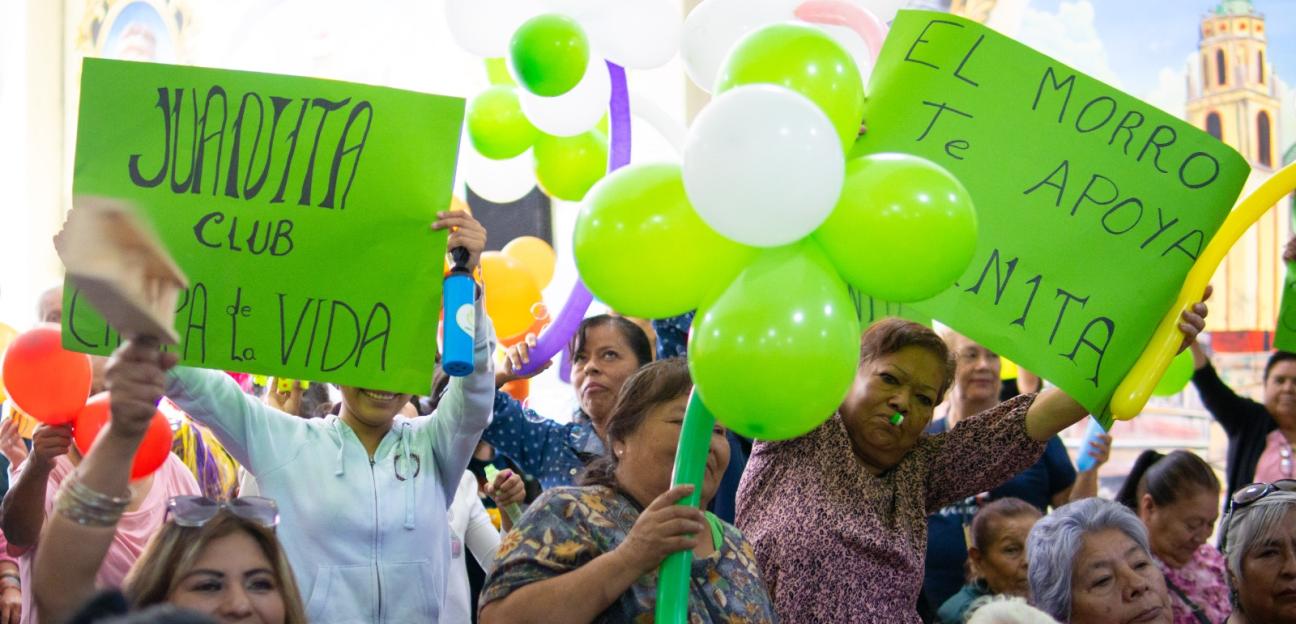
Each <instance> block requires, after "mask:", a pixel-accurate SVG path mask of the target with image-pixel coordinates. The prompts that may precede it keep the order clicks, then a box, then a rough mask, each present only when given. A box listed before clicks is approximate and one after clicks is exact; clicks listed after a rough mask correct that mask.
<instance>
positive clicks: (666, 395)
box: [480, 359, 775, 624]
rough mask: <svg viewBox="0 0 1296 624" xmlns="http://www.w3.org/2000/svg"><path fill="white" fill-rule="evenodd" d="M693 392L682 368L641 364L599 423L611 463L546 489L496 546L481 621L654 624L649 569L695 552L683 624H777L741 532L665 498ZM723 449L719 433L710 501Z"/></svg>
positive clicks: (677, 491)
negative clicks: (578, 480)
mask: <svg viewBox="0 0 1296 624" xmlns="http://www.w3.org/2000/svg"><path fill="white" fill-rule="evenodd" d="M691 388H692V381H691V380H690V378H689V373H688V367H687V365H685V363H684V362H683V361H682V360H680V359H669V360H662V361H659V362H655V363H653V364H649V365H648V366H645V367H644V368H643V369H641V370H640V371H639V372H637V373H635V374H634V376H633V377H631V378H630V379H629V380H627V381H626V383H625V385H624V386H623V387H622V389H621V393H620V395H619V397H618V399H617V403H616V406H615V407H613V409H612V413H611V416H610V417H609V418H608V423H607V430H606V436H607V442H608V444H607V453H606V454H605V455H604V457H603V458H601V459H600V460H598V461H597V462H596V463H594V464H593V465H591V466H590V468H589V470H588V471H587V472H586V474H585V475H584V478H583V479H582V483H584V485H583V486H581V487H558V488H552V489H549V490H547V491H545V493H544V494H543V495H541V496H540V498H539V499H537V500H536V501H535V502H534V503H532V504H531V507H530V508H529V509H528V510H527V512H526V514H525V515H523V516H522V519H521V520H520V521H519V523H518V525H517V527H515V528H514V529H513V531H512V532H510V533H509V534H508V535H507V536H505V537H504V539H503V542H502V543H501V544H500V549H499V553H498V555H497V556H496V566H495V570H494V572H492V573H491V575H490V578H488V579H487V581H486V587H485V589H484V590H483V591H482V596H481V604H482V607H481V618H480V619H481V622H482V623H483V624H493V623H497V622H554V621H564V622H640V621H642V622H651V621H652V618H653V607H654V605H655V603H656V594H657V568H658V567H659V566H660V565H661V563H662V560H663V559H665V557H666V556H667V555H669V554H671V553H673V552H677V551H680V550H684V549H691V550H692V551H693V554H694V557H695V559H694V563H693V575H692V576H693V580H692V583H691V584H690V588H689V589H690V592H689V605H688V610H689V621H690V622H691V623H706V622H753V623H772V622H774V621H775V619H774V613H773V608H772V607H771V605H770V601H769V596H768V594H767V593H766V591H765V584H764V582H762V581H761V578H760V573H759V571H758V569H757V566H756V558H755V555H754V554H753V552H752V547H751V544H749V543H748V542H747V540H746V538H744V537H743V535H742V533H740V532H739V531H738V529H736V528H734V527H733V526H732V525H730V524H728V523H725V522H723V521H721V520H719V519H717V518H716V517H715V516H714V515H711V514H709V513H703V512H702V511H700V510H698V509H695V508H692V507H686V506H680V505H676V504H675V503H676V502H677V501H679V500H681V499H683V498H684V497H685V496H687V495H688V494H689V493H690V492H692V486H679V487H675V488H671V487H670V480H671V466H672V465H673V464H674V458H675V448H676V445H677V444H678V442H679V435H680V426H681V424H682V423H683V420H684V408H685V405H686V403H687V401H688V394H689V390H690V389H691ZM728 463H729V444H728V442H727V441H726V439H725V430H724V428H723V427H719V426H717V427H716V429H715V431H714V432H713V433H712V437H711V450H710V455H709V457H708V459H707V465H706V472H705V476H704V478H703V483H702V493H701V498H702V507H703V508H705V507H706V506H707V503H709V502H710V500H711V498H712V497H713V496H714V495H715V492H716V488H717V486H718V485H719V483H720V478H721V476H722V475H723V474H724V471H725V466H726V465H727V464H728Z"/></svg>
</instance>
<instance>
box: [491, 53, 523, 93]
mask: <svg viewBox="0 0 1296 624" xmlns="http://www.w3.org/2000/svg"><path fill="white" fill-rule="evenodd" d="M486 79H487V80H489V81H490V83H491V86H500V85H503V86H507V87H516V86H517V82H514V80H513V77H512V76H510V75H509V71H508V64H507V63H505V61H504V58H503V57H496V58H488V59H486Z"/></svg>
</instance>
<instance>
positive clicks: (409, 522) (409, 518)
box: [400, 422, 418, 530]
mask: <svg viewBox="0 0 1296 624" xmlns="http://www.w3.org/2000/svg"><path fill="white" fill-rule="evenodd" d="M409 428H410V424H409V423H407V422H406V423H401V432H400V445H401V458H402V459H403V460H405V466H406V467H407V468H412V467H413V463H414V462H413V461H412V460H411V459H410V449H409ZM416 476H418V475H417V474H414V473H412V472H411V473H410V476H409V478H408V479H406V480H405V483H404V487H405V529H406V530H413V529H414V477H416Z"/></svg>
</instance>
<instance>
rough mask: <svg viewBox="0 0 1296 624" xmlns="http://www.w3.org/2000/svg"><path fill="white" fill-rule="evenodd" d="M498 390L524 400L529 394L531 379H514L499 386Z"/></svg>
mask: <svg viewBox="0 0 1296 624" xmlns="http://www.w3.org/2000/svg"><path fill="white" fill-rule="evenodd" d="M500 390H503V391H504V392H505V393H506V394H508V395H509V396H511V397H513V398H515V399H517V400H519V401H525V400H526V399H527V396H529V395H530V394H531V380H530V379H514V380H513V381H510V382H508V383H506V384H504V385H503V386H501V387H500Z"/></svg>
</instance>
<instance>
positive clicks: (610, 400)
mask: <svg viewBox="0 0 1296 624" xmlns="http://www.w3.org/2000/svg"><path fill="white" fill-rule="evenodd" d="M433 227H435V228H439V229H449V230H451V233H450V245H451V246H462V247H464V248H465V249H467V250H468V251H469V253H470V260H469V263H468V265H469V268H470V269H471V268H473V267H475V266H476V265H477V263H478V262H479V259H480V255H481V253H482V251H483V249H484V247H485V242H486V233H485V230H484V229H483V228H482V226H481V225H480V224H479V223H478V222H477V221H475V220H474V219H473V218H472V216H471V215H469V214H467V213H463V212H453V213H452V212H446V213H439V215H438V220H437V222H436V223H435V224H434V225H433ZM433 261H439V260H437V259H433ZM1206 296H1208V293H1206V294H1204V296H1203V299H1205V298H1206ZM476 313H477V318H478V319H479V320H478V322H477V323H476V325H475V336H474V364H475V370H474V372H473V373H472V374H471V375H469V376H467V377H447V376H445V375H444V374H438V376H437V378H436V379H435V380H432V384H431V385H432V387H433V389H434V390H433V392H432V393H431V394H430V395H429V396H426V397H416V396H410V395H408V394H399V393H393V392H388V391H383V390H378V389H371V388H359V387H351V386H338V387H334V388H329V387H328V386H327V385H325V384H318V383H312V384H309V386H304V385H303V384H300V383H293V384H291V386H290V388H280V387H279V386H278V385H277V384H276V383H275V382H273V381H271V382H269V383H267V384H265V389H264V390H263V391H258V388H259V386H258V385H255V384H252V383H240V382H239V381H238V380H236V379H235V378H234V377H233V376H231V375H229V374H226V373H223V372H220V371H211V370H202V369H195V368H189V367H185V366H178V365H177V362H176V359H175V356H174V354H171V353H168V352H166V351H163V350H161V349H160V348H159V345H158V344H157V343H156V342H155V341H153V340H151V339H149V338H148V337H144V336H141V337H136V338H132V339H131V340H128V341H127V342H125V343H124V344H123V345H122V346H121V347H120V348H119V349H118V350H117V351H116V352H115V353H114V354H113V355H112V357H111V358H110V359H107V360H104V359H99V360H97V362H96V367H95V376H96V383H97V384H100V385H101V386H102V388H104V389H106V390H108V391H109V393H110V397H111V399H110V400H111V418H110V422H109V424H108V425H107V426H106V427H105V428H104V430H103V432H102V433H101V434H100V436H99V437H98V439H97V441H96V442H95V443H94V446H93V447H92V448H91V450H90V451H89V452H88V453H86V454H85V455H84V456H82V455H81V454H80V453H79V452H78V451H77V449H76V447H75V445H73V444H72V436H71V432H70V431H69V429H68V428H67V427H66V426H48V425H40V426H38V427H37V428H36V429H35V431H34V432H33V433H32V435H31V436H30V442H29V443H25V442H24V441H23V437H22V436H21V435H20V434H19V431H18V426H17V425H15V424H14V423H15V419H13V418H10V419H7V420H6V422H5V423H4V426H3V427H0V451H3V455H4V456H5V458H6V460H7V461H8V462H9V463H10V467H9V474H8V477H9V479H8V481H7V491H6V492H5V493H4V499H3V503H2V504H0V529H3V538H4V540H5V543H4V544H3V545H0V546H2V547H0V553H2V554H3V555H4V558H3V560H0V624H17V623H19V622H22V623H27V622H42V623H45V622H48V623H57V624H62V623H64V622H77V623H81V622H110V621H112V622H212V621H215V622H258V623H264V624H282V623H287V624H296V623H299V622H335V623H352V622H391V623H406V622H451V623H459V622H470V621H480V622H482V623H484V624H495V623H512V622H640V621H650V620H651V619H652V617H653V612H654V606H655V604H656V601H657V580H658V579H657V570H658V569H659V567H660V566H661V565H662V562H663V561H664V560H665V559H666V558H667V557H668V556H669V555H671V554H672V553H675V552H680V551H691V552H692V554H693V563H692V568H691V582H690V583H689V586H688V601H687V602H688V604H687V609H688V619H689V621H690V622H753V623H761V622H793V623H797V622H811V623H818V622H912V623H916V622H947V623H954V622H973V623H978V622H980V623H988V622H1020V623H1033V622H1054V621H1057V622H1074V623H1076V624H1105V623H1117V622H1119V623H1127V622H1139V623H1166V624H1169V623H1174V624H1190V623H1192V624H1207V623H1211V624H1219V623H1222V622H1231V623H1234V624H1260V623H1279V624H1281V623H1296V480H1293V466H1292V455H1291V443H1292V441H1293V440H1296V355H1293V354H1288V353H1282V352H1279V353H1276V354H1275V355H1274V356H1273V357H1272V358H1271V360H1270V362H1269V365H1268V366H1267V367H1266V369H1265V390H1264V397H1265V400H1264V402H1263V403H1256V402H1253V401H1250V400H1248V399H1246V398H1244V397H1241V396H1239V395H1238V394H1236V393H1235V392H1233V391H1232V390H1231V389H1229V388H1228V387H1227V386H1226V385H1225V384H1224V383H1223V382H1222V381H1221V380H1220V378H1219V376H1218V375H1217V374H1216V373H1215V371H1214V369H1213V368H1212V366H1211V364H1210V361H1209V358H1208V357H1207V354H1206V353H1205V351H1204V350H1202V349H1201V348H1200V347H1199V346H1197V345H1196V343H1195V338H1196V336H1197V334H1198V333H1199V332H1200V331H1201V330H1202V328H1203V327H1204V317H1205V315H1206V307H1205V305H1204V304H1201V303H1199V304H1197V305H1195V306H1194V307H1193V308H1192V310H1190V311H1188V312H1185V313H1184V315H1183V318H1182V321H1183V322H1182V323H1181V325H1180V329H1181V330H1182V331H1183V334H1184V342H1183V348H1191V349H1193V354H1194V357H1195V360H1196V364H1197V371H1196V373H1195V374H1194V376H1193V382H1194V384H1196V386H1197V388H1198V390H1199V391H1200V392H1201V394H1202V397H1203V400H1204V401H1205V404H1206V406H1207V408H1208V409H1209V410H1210V411H1211V413H1212V415H1213V416H1214V417H1215V419H1216V420H1217V421H1218V422H1220V424H1221V425H1222V426H1223V427H1224V430H1225V431H1226V433H1227V434H1228V436H1229V443H1230V444H1229V452H1228V466H1227V478H1226V479H1225V482H1224V483H1221V481H1220V480H1219V479H1218V478H1217V477H1216V475H1215V471H1214V470H1213V469H1212V468H1211V466H1210V465H1209V464H1207V463H1206V462H1205V461H1204V460H1203V459H1202V458H1201V457H1199V456H1197V455H1195V454H1193V453H1192V452H1189V451H1185V450H1173V451H1171V452H1168V453H1165V454H1162V453H1160V452H1155V451H1147V452H1145V453H1143V454H1142V455H1141V456H1140V457H1139V458H1138V460H1137V462H1136V463H1135V465H1134V468H1133V469H1132V471H1131V473H1130V475H1129V476H1128V478H1127V479H1126V481H1125V483H1124V485H1123V486H1122V487H1121V489H1120V492H1119V493H1118V494H1117V496H1116V498H1115V500H1106V499H1104V498H1101V497H1099V496H1098V479H1097V471H1098V467H1099V466H1101V465H1103V463H1104V462H1106V461H1107V458H1108V456H1109V453H1110V447H1111V439H1110V438H1109V437H1107V436H1099V437H1098V438H1097V440H1096V441H1095V442H1094V444H1093V445H1092V446H1091V447H1089V448H1085V449H1082V450H1081V451H1082V452H1084V453H1088V454H1090V455H1091V457H1092V459H1093V462H1092V464H1093V467H1092V468H1089V469H1087V470H1085V471H1081V472H1077V470H1076V468H1075V466H1074V464H1073V463H1072V460H1071V458H1070V456H1069V455H1068V452H1067V450H1066V448H1065V446H1064V445H1063V444H1062V442H1061V440H1060V439H1059V438H1058V434H1059V432H1061V431H1062V430H1064V429H1066V428H1068V427H1070V426H1072V425H1074V424H1075V423H1077V422H1079V421H1081V420H1082V419H1085V418H1087V417H1088V414H1087V413H1086V410H1085V408H1084V407H1082V406H1081V405H1080V404H1079V403H1077V402H1076V401H1075V400H1073V399H1072V398H1071V397H1069V396H1068V395H1067V394H1066V393H1064V392H1063V391H1061V390H1060V389H1057V388H1052V387H1043V386H1044V385H1045V384H1043V383H1042V382H1040V381H1039V380H1038V378H1032V377H1028V376H1027V375H1022V376H1021V377H1020V378H1019V380H1018V383H1017V384H1016V387H1015V388H1005V387H1004V384H1003V383H1002V381H1001V375H1000V372H1001V371H1000V370H999V367H1000V358H999V357H998V355H996V354H995V353H993V352H992V351H990V350H989V349H987V348H985V347H984V346H982V345H980V344H977V343H976V342H975V341H973V340H971V339H969V338H968V337H965V336H961V335H958V334H956V333H953V332H948V333H944V334H938V333H937V332H935V331H933V330H932V329H931V328H928V327H926V326H924V325H921V324H917V323H913V322H909V321H905V320H900V319H884V320H882V321H879V322H877V323H875V324H873V325H872V326H870V327H869V328H868V329H867V330H866V331H865V332H864V334H863V336H862V338H861V342H860V356H859V365H858V369H857V372H856V378H855V381H854V384H853V386H852V387H851V389H850V391H849V393H848V395H847V396H846V397H845V399H844V400H843V401H842V402H841V405H840V406H839V407H838V409H837V410H836V411H835V413H833V414H831V415H828V417H827V419H826V420H825V421H824V422H823V424H822V425H820V426H819V427H817V428H815V429H814V430H812V431H810V432H809V433H807V434H805V435H803V436H800V437H797V438H794V439H790V440H780V441H763V440H755V441H752V440H745V439H742V438H740V437H739V436H736V435H735V434H734V433H733V432H730V431H728V430H726V429H725V427H724V426H723V425H720V424H717V425H716V427H715V428H714V430H713V431H712V435H711V444H710V451H709V455H708V458H707V461H706V466H705V471H704V476H703V480H702V483H701V486H700V490H701V491H700V492H694V487H693V486H690V485H681V486H674V487H672V474H671V470H672V465H673V463H674V455H675V452H676V447H677V444H678V442H679V437H680V431H681V426H682V422H683V420H684V415H685V411H686V406H687V404H688V401H689V400H690V396H691V390H692V387H693V385H692V380H691V378H690V375H689V369H688V365H687V363H686V361H687V360H686V358H687V347H686V344H685V342H684V341H682V340H681V339H680V338H681V333H682V329H683V328H686V327H687V326H688V316H685V317H682V318H676V319H657V320H655V322H654V324H655V325H656V328H657V331H655V332H652V333H653V334H655V338H650V337H649V333H648V332H645V331H644V324H643V323H641V322H636V321H635V320H633V319H627V318H624V317H621V316H619V315H615V314H603V315H598V316H594V317H591V318H588V319H586V320H585V321H584V322H583V323H581V325H580V327H579V329H578V330H577V331H576V334H575V336H574V337H573V339H572V342H571V345H570V347H569V348H570V351H571V354H572V388H573V390H574V391H575V393H576V396H575V399H576V404H577V405H578V409H577V410H576V411H575V413H574V414H572V415H571V417H570V418H558V419H549V418H546V417H544V416H541V415H539V414H536V413H535V412H533V411H531V410H530V409H528V408H527V407H526V406H525V405H524V404H523V403H522V402H520V401H519V400H518V399H517V398H515V397H513V396H510V395H509V394H508V393H507V392H505V391H503V390H502V388H503V387H504V385H505V384H506V383H508V382H510V381H513V380H515V379H518V378H519V377H520V374H519V372H518V371H519V370H522V369H523V367H524V365H525V364H528V363H529V362H530V348H531V347H532V346H533V345H534V341H533V340H530V339H528V340H524V341H522V342H520V343H517V344H515V345H514V346H512V347H509V348H508V349H507V350H505V353H504V356H503V359H502V361H501V362H499V363H498V364H497V363H496V362H495V358H494V351H495V348H496V336H495V335H494V331H493V328H492V325H491V323H490V321H489V318H488V317H487V316H486V315H485V313H484V310H483V306H482V301H481V296H480V292H479V296H478V298H477V303H476ZM59 314H61V312H60V311H59V302H58V299H57V297H54V298H50V299H48V300H47V299H42V302H41V317H42V318H41V320H44V321H57V320H58V315H59ZM654 340H655V341H656V342H657V344H656V345H654V344H653V342H654ZM310 389H314V390H313V392H312V391H311V390H310ZM164 398H165V399H167V400H169V401H170V402H171V403H173V404H174V405H175V406H176V407H177V408H178V409H179V410H181V411H182V412H183V413H184V414H185V415H186V420H185V422H184V424H183V427H182V431H180V432H177V446H176V449H175V451H176V452H175V453H174V454H173V455H171V456H169V457H168V459H167V460H166V462H165V463H164V464H163V466H162V468H161V469H160V470H158V471H157V472H156V473H154V474H153V475H151V476H149V477H147V478H144V479H140V480H136V481H132V480H131V465H132V461H133V456H134V454H135V450H136V449H137V447H138V446H139V444H140V442H141V440H142V438H143V436H144V433H145V430H146V429H147V428H148V424H149V422H150V420H151V419H152V418H153V415H154V413H155V411H156V409H157V408H156V406H157V405H158V402H159V401H160V400H162V399H164ZM501 468H502V470H500V469H501ZM695 493H696V494H698V495H699V497H700V501H701V505H700V508H698V507H692V506H687V505H680V504H677V503H680V502H681V501H683V500H684V499H685V498H687V497H689V496H690V495H692V494H695ZM1217 521H1218V524H1219V526H1218V528H1217V527H1216V525H1217ZM1213 534H1218V536H1219V540H1218V543H1217V544H1212V543H1209V542H1210V538H1211V536H1212V535H1213ZM470 555H471V556H470Z"/></svg>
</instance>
